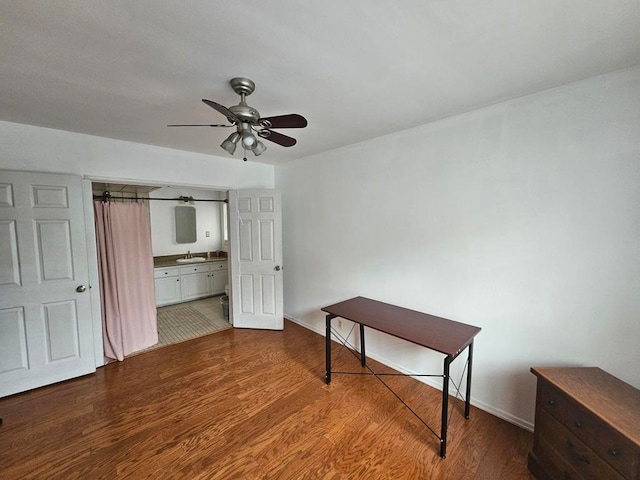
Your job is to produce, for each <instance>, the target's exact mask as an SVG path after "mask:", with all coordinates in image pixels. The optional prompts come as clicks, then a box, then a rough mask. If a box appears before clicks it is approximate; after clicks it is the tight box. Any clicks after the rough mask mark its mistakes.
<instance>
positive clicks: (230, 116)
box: [202, 98, 240, 123]
mask: <svg viewBox="0 0 640 480" xmlns="http://www.w3.org/2000/svg"><path fill="white" fill-rule="evenodd" d="M202 101H203V102H204V103H206V104H207V105H209V106H210V107H211V108H213V109H214V110H217V111H218V112H220V113H221V114H222V115H224V116H225V117H227V120H229V121H230V122H231V123H240V120H239V119H238V117H236V116H235V114H234V113H233V112H232V111H231V110H229V109H228V108H227V107H225V106H223V105H220V104H219V103H216V102H212V101H211V100H207V99H206V98H203V99H202Z"/></svg>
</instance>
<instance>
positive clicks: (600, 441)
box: [565, 403, 640, 479]
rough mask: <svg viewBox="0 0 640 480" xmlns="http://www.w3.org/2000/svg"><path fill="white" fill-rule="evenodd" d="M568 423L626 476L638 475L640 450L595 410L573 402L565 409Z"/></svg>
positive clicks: (571, 428) (570, 427)
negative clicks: (595, 414) (602, 419)
mask: <svg viewBox="0 0 640 480" xmlns="http://www.w3.org/2000/svg"><path fill="white" fill-rule="evenodd" d="M565 425H566V426H567V428H568V429H569V430H570V431H571V432H572V433H573V434H574V435H575V436H576V437H578V438H579V439H580V440H582V441H583V442H585V443H586V444H588V445H590V446H591V448H592V449H593V450H594V451H595V452H596V453H597V454H598V455H599V456H600V457H601V458H602V459H604V461H605V462H607V463H608V464H609V465H611V466H612V467H613V468H615V469H616V470H617V471H618V472H620V473H621V474H622V475H623V476H624V477H625V478H633V479H635V478H636V475H637V472H638V463H639V459H640V453H639V452H638V450H637V449H636V447H635V446H634V445H633V443H631V442H630V441H629V440H627V439H626V438H624V437H623V436H622V435H620V434H619V433H618V432H616V431H615V430H613V429H611V427H609V426H608V425H606V424H605V423H604V422H602V421H601V420H600V419H599V418H597V417H596V416H594V415H593V414H592V413H590V412H588V411H587V410H585V409H583V408H581V407H580V406H578V405H574V404H572V403H569V404H568V405H567V408H566V411H565Z"/></svg>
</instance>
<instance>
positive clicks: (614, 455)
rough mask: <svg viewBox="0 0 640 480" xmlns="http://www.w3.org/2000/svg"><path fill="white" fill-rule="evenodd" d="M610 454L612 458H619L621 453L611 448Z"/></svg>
mask: <svg viewBox="0 0 640 480" xmlns="http://www.w3.org/2000/svg"><path fill="white" fill-rule="evenodd" d="M608 452H609V455H611V456H612V457H617V456H618V455H619V454H620V452H618V450H616V449H615V448H610V449H609V450H608Z"/></svg>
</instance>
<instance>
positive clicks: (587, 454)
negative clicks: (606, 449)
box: [534, 411, 624, 480]
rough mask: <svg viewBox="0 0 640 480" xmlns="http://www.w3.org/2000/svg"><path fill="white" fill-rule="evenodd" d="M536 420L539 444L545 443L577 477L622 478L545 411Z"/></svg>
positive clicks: (608, 479) (594, 479) (595, 479)
mask: <svg viewBox="0 0 640 480" xmlns="http://www.w3.org/2000/svg"><path fill="white" fill-rule="evenodd" d="M536 421H537V424H536V428H539V429H540V435H541V436H542V438H543V439H544V440H543V441H542V442H541V444H544V443H546V444H547V445H546V446H547V447H549V448H550V449H552V450H554V451H555V452H556V454H557V455H558V457H559V458H560V459H561V460H562V464H563V465H568V466H569V467H570V469H568V471H569V473H571V471H575V472H577V473H578V474H579V477H577V478H584V479H591V480H604V479H607V480H624V477H622V476H620V475H619V474H618V473H617V472H616V471H615V470H614V469H613V468H611V466H609V465H608V464H607V463H605V461H604V460H602V459H601V458H600V457H599V456H598V455H597V454H596V453H595V452H594V451H593V450H592V449H590V448H589V447H588V446H587V445H585V444H584V443H583V442H582V441H581V440H580V439H579V438H578V437H576V436H575V435H574V434H573V433H571V432H570V431H569V430H568V429H567V428H566V427H565V426H564V425H562V424H561V423H560V422H558V421H557V420H556V419H555V418H553V417H552V416H551V415H550V414H548V413H547V412H546V411H543V412H542V413H541V415H540V418H539V419H536ZM538 449H539V447H538ZM543 450H544V448H543ZM534 451H536V449H535V448H534ZM536 453H538V452H537V451H536ZM559 478H562V477H559ZM565 478H573V477H572V476H568V477H566V476H565Z"/></svg>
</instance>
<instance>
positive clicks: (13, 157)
mask: <svg viewBox="0 0 640 480" xmlns="http://www.w3.org/2000/svg"><path fill="white" fill-rule="evenodd" d="M212 148H213V147H212ZM2 169H7V170H26V171H36V172H50V173H70V174H76V175H80V176H84V177H87V178H89V179H93V180H112V181H114V182H115V183H126V182H128V183H138V184H151V185H155V184H166V185H189V186H198V187H207V188H212V189H221V190H227V189H230V188H233V189H237V188H273V185H274V169H273V167H272V166H271V165H264V164H259V163H254V162H243V161H242V160H240V159H239V158H231V157H229V158H222V157H215V156H213V155H202V154H197V153H191V152H183V151H179V150H171V149H167V148H161V147H154V146H151V145H142V144H137V143H131V142H123V141H119V140H112V139H108V138H100V137H94V136H90V135H82V134H78V133H72V132H65V131H62V130H52V129H48V128H41V127H34V126H29V125H21V124H17V123H10V122H2V121H0V170H2ZM84 184H85V188H86V192H85V193H86V202H87V205H86V207H87V210H86V218H87V219H88V222H90V221H91V220H92V219H93V211H92V209H91V203H90V202H91V198H90V195H91V194H90V188H91V186H90V183H89V182H88V181H85V182H84ZM88 247H89V248H88V250H89V252H90V258H89V263H90V265H89V269H90V272H91V273H90V277H91V278H90V282H91V284H93V285H97V283H98V277H97V259H96V252H95V239H94V238H92V237H91V232H89V234H88ZM91 302H92V313H93V315H92V316H93V322H94V333H95V354H96V366H100V365H102V362H103V356H102V333H101V332H102V330H101V328H102V325H101V319H100V307H99V303H100V302H99V295H98V290H97V289H92V290H91Z"/></svg>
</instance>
